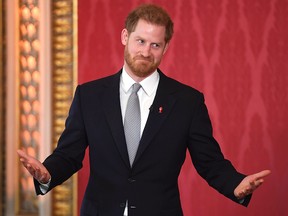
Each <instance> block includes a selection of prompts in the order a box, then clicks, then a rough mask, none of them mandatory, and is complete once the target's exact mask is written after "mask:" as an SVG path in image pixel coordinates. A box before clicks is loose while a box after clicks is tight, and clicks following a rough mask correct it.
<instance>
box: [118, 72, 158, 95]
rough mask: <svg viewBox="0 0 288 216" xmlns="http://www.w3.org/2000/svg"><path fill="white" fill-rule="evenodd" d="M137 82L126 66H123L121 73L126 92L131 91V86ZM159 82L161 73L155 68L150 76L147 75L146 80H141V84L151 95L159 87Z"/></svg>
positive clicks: (122, 84)
mask: <svg viewBox="0 0 288 216" xmlns="http://www.w3.org/2000/svg"><path fill="white" fill-rule="evenodd" d="M134 83H135V81H134V80H133V79H132V78H131V77H130V76H129V75H128V73H127V72H126V70H125V69H124V67H123V68H122V74H121V86H122V88H123V90H124V91H125V93H127V92H128V91H129V89H130V88H131V86H132V85H133V84H134ZM158 83H159V73H158V71H157V70H155V71H154V72H153V73H152V74H151V75H150V76H148V77H146V78H145V79H144V80H142V81H141V82H140V85H141V87H142V89H143V90H144V92H145V93H146V94H147V95H148V96H150V95H151V94H152V93H153V92H154V91H155V90H156V88H157V86H158Z"/></svg>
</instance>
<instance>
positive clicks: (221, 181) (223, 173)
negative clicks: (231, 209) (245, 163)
mask: <svg viewBox="0 0 288 216" xmlns="http://www.w3.org/2000/svg"><path fill="white" fill-rule="evenodd" d="M196 103H197V105H196V109H195V113H194V116H193V119H192V122H191V128H190V139H189V147H188V148H189V152H190V155H191V158H192V162H193V164H194V166H195V168H196V170H197V172H198V173H199V175H200V176H201V177H202V178H204V179H205V180H206V181H207V182H208V184H209V185H210V186H211V187H213V188H215V189H216V190H217V191H218V192H220V193H221V194H223V195H224V196H226V197H228V198H229V199H231V200H233V201H235V202H237V203H239V204H242V205H244V206H247V205H248V203H249V201H250V198H251V196H248V197H246V199H245V200H244V202H242V203H240V202H239V200H238V199H237V198H236V197H235V195H234V189H235V188H236V187H237V185H238V184H239V183H240V182H241V181H242V180H243V178H244V177H245V175H243V174H241V173H239V172H237V170H236V169H235V168H234V167H233V165H232V164H231V162H230V161H229V160H227V159H225V158H224V155H223V154H222V152H221V149H220V146H219V144H218V143H217V141H216V140H215V139H214V137H213V134H212V125H211V121H210V118H209V114H208V111H207V107H206V105H205V103H204V96H203V94H201V95H200V97H199V98H198V101H197V102H196Z"/></svg>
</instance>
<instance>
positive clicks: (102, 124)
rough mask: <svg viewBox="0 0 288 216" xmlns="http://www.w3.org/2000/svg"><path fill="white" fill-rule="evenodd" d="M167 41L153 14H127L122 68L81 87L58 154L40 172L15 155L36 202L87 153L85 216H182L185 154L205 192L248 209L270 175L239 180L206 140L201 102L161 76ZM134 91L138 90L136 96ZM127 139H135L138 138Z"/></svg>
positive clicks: (166, 24) (166, 25)
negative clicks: (180, 182) (205, 186)
mask: <svg viewBox="0 0 288 216" xmlns="http://www.w3.org/2000/svg"><path fill="white" fill-rule="evenodd" d="M172 35H173V23H172V21H171V19H170V17H169V15H168V14H167V13H166V12H165V11H164V10H163V9H162V8H160V7H158V6H155V5H151V4H145V5H142V6H140V7H138V8H136V9H135V10H134V11H132V12H131V13H130V14H129V15H128V17H127V19H126V22H125V29H123V30H122V33H121V41H122V44H123V45H124V46H125V51H124V66H123V68H122V69H121V70H120V71H119V72H118V73H116V74H114V75H112V76H109V77H105V78H102V79H99V80H95V81H92V82H89V83H86V84H83V85H80V86H78V87H77V89H76V92H75V97H74V100H73V103H72V105H71V108H70V112H69V116H68V118H67V121H66V127H65V130H64V132H63V134H62V136H61V137H60V139H59V143H58V146H57V148H56V149H55V151H54V152H53V153H52V154H51V155H50V156H49V157H48V158H47V159H46V160H45V161H44V162H43V164H42V163H40V162H39V161H37V160H36V159H35V158H32V157H31V156H28V155H27V154H26V153H24V152H23V151H21V150H18V154H19V156H20V160H21V162H22V163H23V165H24V166H25V167H26V168H27V170H28V171H29V172H30V173H31V175H32V176H33V177H34V179H35V181H34V182H35V188H36V191H37V194H45V193H47V192H48V191H50V190H51V189H52V188H54V187H55V186H57V185H59V184H61V183H62V182H64V181H65V180H67V179H68V178H69V177H70V176H71V175H73V174H74V173H75V172H77V171H78V170H79V169H80V168H81V167H82V160H83V157H84V154H85V149H86V148H87V147H89V158H90V177H89V182H88V185H87V188H86V192H85V195H84V199H83V202H82V207H81V215H83V216H84V215H104V216H117V215H127V214H128V215H129V216H134V215H135V216H148V215H149V216H161V215H163V216H176V215H177V216H178V215H183V213H182V209H181V203H180V198H179V189H178V184H177V180H178V175H179V172H180V169H181V166H182V164H183V162H184V160H185V155H186V150H187V149H188V150H189V152H190V155H191V158H192V161H193V164H194V166H195V168H196V170H197V172H198V173H199V174H200V175H201V176H202V177H203V178H204V179H205V180H206V181H207V182H208V183H209V185H211V186H212V187H214V188H215V189H216V190H218V191H219V192H220V193H222V194H223V195H225V196H226V197H228V198H229V199H231V200H233V201H235V202H237V203H239V204H242V205H244V206H247V205H248V203H249V201H250V198H251V194H252V192H253V191H254V190H255V189H256V188H257V187H259V186H260V185H261V184H262V183H263V181H264V179H263V178H264V177H265V176H267V175H268V174H269V173H270V171H269V170H264V171H262V172H259V173H256V174H253V175H249V176H245V175H243V174H241V173H238V172H237V171H236V170H235V168H234V167H233V166H232V164H231V163H230V162H229V161H228V160H226V159H225V158H224V156H223V155H222V153H221V150H220V147H219V145H218V143H217V142H216V140H215V139H214V138H213V136H212V127H211V123H210V119H209V116H208V112H207V109H206V106H205V103H204V97H203V95H202V93H200V92H198V91H197V90H195V89H193V88H191V87H188V86H186V85H183V84H181V83H179V82H177V81H175V80H173V79H171V78H169V77H167V76H165V75H164V74H163V73H162V72H161V71H160V70H159V69H158V66H159V65H160V62H161V59H162V57H163V55H164V54H165V52H166V51H167V49H168V46H169V42H170V39H171V38H172ZM134 83H136V84H135V86H138V87H139V88H140V89H139V90H137V91H134V88H135V87H134ZM137 84H140V85H137ZM130 95H133V98H134V99H133V100H134V101H136V102H135V106H136V107H137V109H140V113H139V115H135V116H133V120H130V122H132V123H134V125H132V126H131V125H129V120H127V119H129V118H130V115H131V113H132V115H133V114H135V113H137V112H138V111H136V110H137V109H135V107H133V111H132V112H131V113H130V112H129V110H130V109H131V108H130ZM131 100H132V99H131ZM138 100H139V102H138ZM138 119H141V122H139V124H136V122H137V121H138ZM129 127H130V128H129ZM138 127H139V129H137V128H138ZM127 128H129V129H127ZM137 130H138V131H137ZM131 131H136V132H137V133H135V134H136V136H135V137H134V134H132V135H131V134H130V132H131ZM137 136H138V137H139V139H140V136H141V140H140V141H139V140H138V141H137ZM131 137H133V138H131ZM131 139H132V141H131ZM130 141H131V143H132V144H130ZM135 145H136V147H135ZM131 146H132V147H131ZM133 148H134V150H135V151H134V152H133Z"/></svg>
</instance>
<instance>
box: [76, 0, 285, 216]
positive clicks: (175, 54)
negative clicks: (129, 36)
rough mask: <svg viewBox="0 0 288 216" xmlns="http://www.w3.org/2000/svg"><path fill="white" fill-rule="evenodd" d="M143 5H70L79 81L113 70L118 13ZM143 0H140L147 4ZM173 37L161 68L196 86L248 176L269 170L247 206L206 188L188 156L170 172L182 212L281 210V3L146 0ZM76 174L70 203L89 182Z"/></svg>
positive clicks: (224, 215) (117, 60)
mask: <svg viewBox="0 0 288 216" xmlns="http://www.w3.org/2000/svg"><path fill="white" fill-rule="evenodd" d="M142 2H145V1H141V0H138V1H136V0H135V1H127V0H85V1H79V2H78V4H79V5H78V6H79V32H78V34H79V83H83V82H86V81H89V80H92V79H96V78H99V77H103V76H105V75H108V74H112V73H114V72H116V71H118V70H119V69H120V68H121V67H122V64H123V47H122V45H121V42H120V32H121V30H122V28H123V23H124V19H125V16H126V14H127V13H128V11H130V9H131V8H133V7H134V6H136V5H138V4H139V3H142ZM146 2H147V1H146ZM153 2H154V3H158V4H160V5H162V6H163V7H165V8H166V9H167V10H168V11H169V13H170V14H171V16H172V18H173V20H174V24H175V35H174V38H173V39H172V41H171V44H170V48H169V50H168V52H167V55H166V56H165V58H164V60H163V62H162V64H161V66H160V68H161V69H162V70H163V71H164V72H165V73H166V74H167V75H169V76H171V77H173V78H175V79H177V80H179V81H182V82H184V83H186V84H189V85H191V86H194V87H196V88H198V89H199V90H201V91H202V92H204V94H205V96H206V103H207V106H208V109H209V111H210V116H211V119H212V123H213V126H214V135H215V137H216V139H217V140H218V141H219V142H220V144H221V147H222V150H223V152H224V154H225V155H226V156H227V157H228V158H229V159H230V160H231V161H232V162H233V164H234V165H235V166H236V167H237V169H238V170H239V171H243V172H245V173H247V174H249V173H253V172H256V171H260V170H262V169H266V168H268V169H271V170H272V175H271V176H269V177H268V178H267V181H266V182H265V184H264V186H263V187H262V188H260V189H259V190H258V191H257V192H256V193H255V194H254V195H253V199H252V202H251V204H250V206H249V207H248V208H244V207H241V206H238V205H236V204H234V203H233V202H231V201H230V200H228V199H226V198H225V197H223V196H222V195H220V194H218V193H217V192H216V191H214V190H213V189H211V188H210V187H209V186H208V185H207V184H206V182H204V181H203V180H202V179H201V178H200V177H199V176H198V175H197V173H196V172H195V170H194V167H193V166H192V165H191V161H190V158H189V157H188V158H187V160H186V163H185V164H184V166H183V169H182V173H181V176H180V178H179V183H180V188H181V198H182V203H183V209H184V213H185V216H192V215H197V216H201V215H203V216H208V215H221V216H231V215H235V216H237V215H239V216H240V215H245V216H252V215H257V216H258V215H262V216H271V215H273V216H274V215H288V208H287V204H286V202H287V201H286V200H287V195H286V194H287V192H288V187H287V185H288V184H287V183H288V174H287V168H286V166H287V164H288V159H287V158H288V156H287V153H288V147H287V144H288V143H287V142H288V141H287V140H288V131H287V128H288V127H287V122H288V112H287V107H288V95H287V93H288V28H287V23H288V1H287V0H238V1H237V0H169V1H167V0H155V1H153ZM85 166H86V167H85V168H84V169H82V170H81V171H80V175H79V205H80V203H81V200H82V197H83V193H84V189H85V185H86V182H87V178H88V175H89V174H88V172H89V171H88V168H87V159H86V161H85Z"/></svg>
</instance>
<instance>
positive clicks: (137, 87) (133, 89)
mask: <svg viewBox="0 0 288 216" xmlns="http://www.w3.org/2000/svg"><path fill="white" fill-rule="evenodd" d="M140 88H141V85H140V84H139V83H134V84H133V86H132V93H137V92H138V91H139V89H140Z"/></svg>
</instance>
